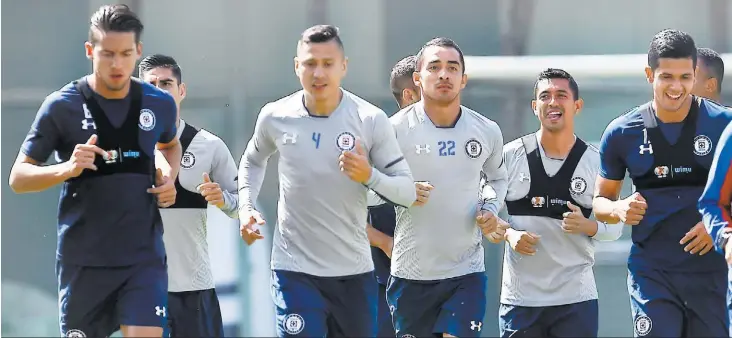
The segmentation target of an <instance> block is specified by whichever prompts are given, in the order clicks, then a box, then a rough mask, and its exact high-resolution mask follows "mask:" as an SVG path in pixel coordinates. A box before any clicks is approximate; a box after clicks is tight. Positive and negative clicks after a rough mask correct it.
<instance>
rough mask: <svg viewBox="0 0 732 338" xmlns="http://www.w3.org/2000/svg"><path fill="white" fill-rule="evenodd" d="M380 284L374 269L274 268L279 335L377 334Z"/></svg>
mask: <svg viewBox="0 0 732 338" xmlns="http://www.w3.org/2000/svg"><path fill="white" fill-rule="evenodd" d="M378 293H379V288H378V285H377V283H376V278H375V277H374V274H373V272H368V273H364V274H359V275H353V276H343V277H318V276H312V275H308V274H304V273H300V272H293V271H283V270H274V271H272V299H273V301H274V304H275V307H276V309H277V335H278V336H279V337H325V336H329V337H333V336H337V337H374V336H375V335H376V311H377V308H378V304H377V302H378V300H377V298H378Z"/></svg>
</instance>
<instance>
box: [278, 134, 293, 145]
mask: <svg viewBox="0 0 732 338" xmlns="http://www.w3.org/2000/svg"><path fill="white" fill-rule="evenodd" d="M288 143H292V144H294V143H297V134H288V133H284V134H282V144H288Z"/></svg>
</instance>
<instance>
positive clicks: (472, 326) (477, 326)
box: [470, 320, 483, 332]
mask: <svg viewBox="0 0 732 338" xmlns="http://www.w3.org/2000/svg"><path fill="white" fill-rule="evenodd" d="M482 327H483V322H477V323H476V322H475V321H474V320H471V321H470V331H478V332H480V329H481V328H482Z"/></svg>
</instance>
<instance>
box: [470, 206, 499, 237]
mask: <svg viewBox="0 0 732 338" xmlns="http://www.w3.org/2000/svg"><path fill="white" fill-rule="evenodd" d="M475 223H476V224H477V225H478V227H479V228H480V231H481V232H482V233H483V236H490V234H491V233H493V232H495V231H496V228H497V226H498V217H496V215H494V214H493V213H492V212H490V211H487V210H478V214H477V215H476V217H475Z"/></svg>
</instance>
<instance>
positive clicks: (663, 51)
mask: <svg viewBox="0 0 732 338" xmlns="http://www.w3.org/2000/svg"><path fill="white" fill-rule="evenodd" d="M696 57H697V52H696V45H695V44H694V38H692V37H691V35H689V33H686V32H682V31H680V30H677V29H664V30H662V31H660V32H658V33H656V35H654V36H653V39H652V40H651V44H650V46H648V66H649V67H651V69H653V70H655V69H656V68H658V65H659V59H691V61H692V62H693V64H694V67H696Z"/></svg>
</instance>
